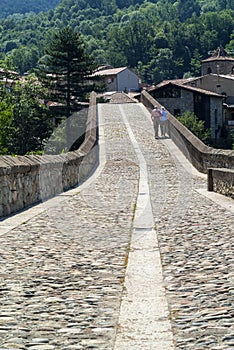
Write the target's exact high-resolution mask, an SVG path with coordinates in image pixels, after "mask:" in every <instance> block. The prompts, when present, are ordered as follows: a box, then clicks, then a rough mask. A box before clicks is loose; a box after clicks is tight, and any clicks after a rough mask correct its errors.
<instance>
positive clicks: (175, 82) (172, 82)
mask: <svg viewBox="0 0 234 350" xmlns="http://www.w3.org/2000/svg"><path fill="white" fill-rule="evenodd" d="M180 80H185V79H178V80H167V81H164V82H161V83H160V84H158V85H157V86H156V87H155V89H154V90H158V89H160V88H162V87H164V86H168V85H174V86H177V87H180V88H181V89H184V90H189V91H193V92H199V93H201V94H203V95H207V96H213V97H220V98H223V96H222V95H220V94H217V93H215V92H212V91H209V90H204V89H201V88H197V87H194V86H190V85H185V84H184V83H181V82H180ZM186 81H187V82H188V80H187V79H186ZM151 91H152V90H151Z"/></svg>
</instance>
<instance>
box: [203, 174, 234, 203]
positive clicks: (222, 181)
mask: <svg viewBox="0 0 234 350" xmlns="http://www.w3.org/2000/svg"><path fill="white" fill-rule="evenodd" d="M208 191H214V192H217V193H220V194H223V195H225V196H227V197H231V198H232V199H234V170H233V169H222V168H216V169H212V168H211V169H208Z"/></svg>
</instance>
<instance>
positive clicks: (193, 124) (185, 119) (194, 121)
mask: <svg viewBox="0 0 234 350" xmlns="http://www.w3.org/2000/svg"><path fill="white" fill-rule="evenodd" d="M177 119H178V120H179V121H180V122H181V123H182V124H183V125H184V126H185V127H186V128H187V129H189V130H190V131H191V132H192V133H193V134H194V135H196V136H197V137H198V138H199V139H200V140H201V141H202V142H204V143H206V144H207V143H208V142H209V140H210V137H211V135H210V130H207V129H205V127H204V123H205V122H204V121H203V120H200V119H198V118H197V116H196V115H195V114H194V113H192V112H190V111H186V112H185V113H184V114H183V115H182V116H178V117H177Z"/></svg>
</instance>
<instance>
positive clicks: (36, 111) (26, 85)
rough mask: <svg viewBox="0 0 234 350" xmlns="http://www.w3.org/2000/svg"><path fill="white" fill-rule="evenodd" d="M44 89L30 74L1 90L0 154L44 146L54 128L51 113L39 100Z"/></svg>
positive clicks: (19, 152) (28, 150) (15, 152)
mask: <svg viewBox="0 0 234 350" xmlns="http://www.w3.org/2000/svg"><path fill="white" fill-rule="evenodd" d="M45 93H46V92H45V91H44V90H43V88H42V86H41V85H40V84H39V83H38V82H37V81H36V80H35V77H33V76H30V77H29V78H28V79H27V80H25V81H24V82H22V83H20V84H16V85H14V86H13V87H11V89H10V91H8V90H4V91H2V90H1V99H0V130H1V132H0V154H21V155H23V154H26V153H28V152H31V151H32V150H33V151H42V150H43V148H44V145H45V144H44V142H45V140H46V139H47V138H48V137H49V136H50V135H51V133H52V130H53V120H52V116H51V115H50V114H49V111H48V109H47V108H46V107H45V106H44V104H43V102H42V101H43V99H44V98H45V96H46V95H45Z"/></svg>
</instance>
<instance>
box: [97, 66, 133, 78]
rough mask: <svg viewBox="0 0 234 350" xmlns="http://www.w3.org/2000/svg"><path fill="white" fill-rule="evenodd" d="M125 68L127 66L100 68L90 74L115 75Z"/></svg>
mask: <svg viewBox="0 0 234 350" xmlns="http://www.w3.org/2000/svg"><path fill="white" fill-rule="evenodd" d="M127 68H128V67H119V68H109V69H101V70H97V71H96V72H94V73H93V74H92V76H97V75H104V76H108V75H117V74H119V73H120V72H122V71H124V70H125V69H127Z"/></svg>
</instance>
